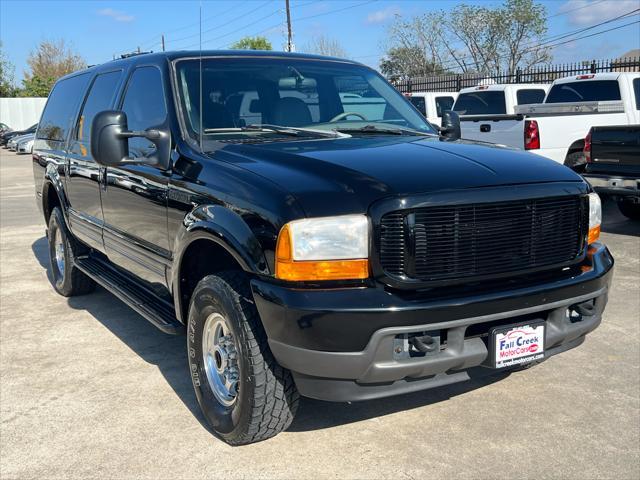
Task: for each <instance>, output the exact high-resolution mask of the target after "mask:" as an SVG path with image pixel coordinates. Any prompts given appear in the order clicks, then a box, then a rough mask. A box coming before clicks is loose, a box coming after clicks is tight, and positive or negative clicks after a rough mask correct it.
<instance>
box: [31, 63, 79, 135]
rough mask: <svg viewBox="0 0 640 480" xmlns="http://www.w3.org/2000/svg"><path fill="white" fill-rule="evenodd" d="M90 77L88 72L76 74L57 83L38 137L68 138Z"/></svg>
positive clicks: (44, 113)
mask: <svg viewBox="0 0 640 480" xmlns="http://www.w3.org/2000/svg"><path fill="white" fill-rule="evenodd" d="M89 77H90V76H89V75H88V74H82V75H76V76H75V77H71V78H67V79H65V80H62V81H60V82H58V83H57V84H56V86H55V87H54V88H53V91H52V92H51V94H50V95H49V100H48V101H47V106H46V107H45V109H44V112H42V118H41V119H40V125H39V127H38V138H41V139H44V140H54V141H59V142H63V141H65V140H66V138H67V134H68V132H69V129H70V128H71V126H72V125H73V119H74V115H75V114H76V112H77V108H78V105H79V104H80V102H81V101H82V98H83V96H84V92H85V89H86V88H87V83H88V82H89Z"/></svg>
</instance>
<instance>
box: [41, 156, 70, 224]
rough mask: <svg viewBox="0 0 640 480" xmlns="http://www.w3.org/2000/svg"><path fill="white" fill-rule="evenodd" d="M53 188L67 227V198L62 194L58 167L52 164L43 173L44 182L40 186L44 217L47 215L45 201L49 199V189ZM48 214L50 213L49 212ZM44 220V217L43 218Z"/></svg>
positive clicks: (62, 186)
mask: <svg viewBox="0 0 640 480" xmlns="http://www.w3.org/2000/svg"><path fill="white" fill-rule="evenodd" d="M50 188H53V190H54V191H55V193H56V195H57V196H58V202H59V203H60V207H61V208H62V215H63V216H64V219H65V221H66V222H67V225H68V224H69V219H68V218H67V207H68V206H69V203H68V202H67V196H66V195H65V193H64V185H63V183H62V178H61V177H60V174H59V173H58V166H57V165H54V164H52V163H48V164H47V166H46V169H45V172H44V182H43V184H42V199H41V202H42V213H43V214H44V215H46V214H47V206H48V205H47V203H46V202H47V199H48V198H49V189H50ZM49 213H50V212H49ZM45 218H46V217H45Z"/></svg>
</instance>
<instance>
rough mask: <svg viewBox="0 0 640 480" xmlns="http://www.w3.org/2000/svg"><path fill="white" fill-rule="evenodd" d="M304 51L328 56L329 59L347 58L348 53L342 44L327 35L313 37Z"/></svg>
mask: <svg viewBox="0 0 640 480" xmlns="http://www.w3.org/2000/svg"><path fill="white" fill-rule="evenodd" d="M302 51H303V52H306V53H315V54H317V55H327V56H329V57H341V58H347V51H346V50H345V49H344V48H342V45H340V42H338V41H337V40H335V39H333V38H329V37H327V36H325V35H318V36H315V37H313V38H312V39H311V40H310V41H309V43H307V45H305V47H304V48H303V50H302Z"/></svg>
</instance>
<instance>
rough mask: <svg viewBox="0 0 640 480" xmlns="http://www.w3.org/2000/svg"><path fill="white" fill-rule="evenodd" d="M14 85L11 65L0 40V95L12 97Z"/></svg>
mask: <svg viewBox="0 0 640 480" xmlns="http://www.w3.org/2000/svg"><path fill="white" fill-rule="evenodd" d="M15 94H16V87H14V85H13V65H12V64H11V62H9V60H7V58H6V57H5V55H4V51H3V50H2V42H0V97H14V96H15Z"/></svg>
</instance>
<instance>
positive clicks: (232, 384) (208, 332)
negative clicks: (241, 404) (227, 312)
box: [202, 313, 240, 407]
mask: <svg viewBox="0 0 640 480" xmlns="http://www.w3.org/2000/svg"><path fill="white" fill-rule="evenodd" d="M202 353H203V357H204V369H205V372H206V374H207V380H208V382H209V387H210V388H211V391H212V392H213V394H214V395H215V396H216V398H217V400H218V401H219V402H220V403H221V404H222V405H225V406H227V407H228V406H231V405H233V403H234V402H235V401H236V398H237V396H238V382H239V380H240V371H239V369H238V360H237V356H238V353H237V348H236V344H235V339H234V337H233V334H232V333H231V330H230V329H229V326H228V325H227V321H226V320H225V318H224V317H223V316H222V315H220V314H219V313H212V314H211V315H209V317H207V320H206V321H205V324H204V330H203V333H202Z"/></svg>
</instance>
